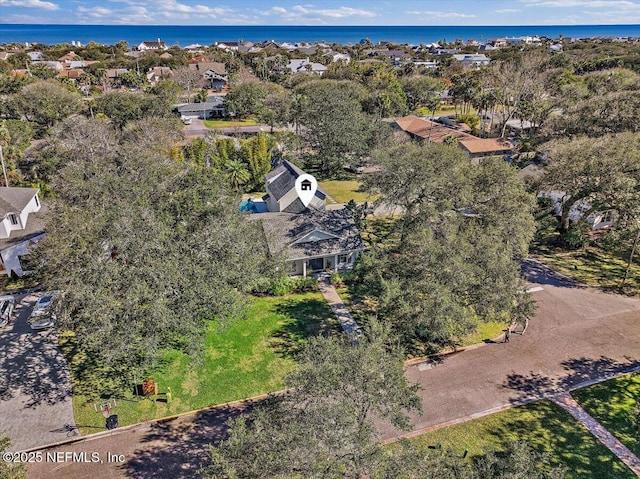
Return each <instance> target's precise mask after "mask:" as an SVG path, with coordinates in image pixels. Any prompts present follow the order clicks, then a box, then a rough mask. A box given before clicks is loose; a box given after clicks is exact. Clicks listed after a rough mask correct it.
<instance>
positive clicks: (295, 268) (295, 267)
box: [291, 261, 298, 273]
mask: <svg viewBox="0 0 640 479" xmlns="http://www.w3.org/2000/svg"><path fill="white" fill-rule="evenodd" d="M291 272H292V273H297V272H298V264H297V263H296V262H295V261H292V262H291Z"/></svg>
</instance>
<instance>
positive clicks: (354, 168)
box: [349, 165, 364, 174]
mask: <svg viewBox="0 0 640 479" xmlns="http://www.w3.org/2000/svg"><path fill="white" fill-rule="evenodd" d="M349 169H350V170H351V171H352V172H354V173H358V174H361V173H364V166H360V165H349Z"/></svg>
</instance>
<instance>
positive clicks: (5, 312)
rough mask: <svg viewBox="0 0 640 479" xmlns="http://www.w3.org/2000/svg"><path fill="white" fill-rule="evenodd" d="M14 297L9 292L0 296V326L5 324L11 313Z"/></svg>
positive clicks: (14, 301)
mask: <svg viewBox="0 0 640 479" xmlns="http://www.w3.org/2000/svg"><path fill="white" fill-rule="evenodd" d="M15 304H16V298H15V297H14V296H12V295H10V294H7V295H6V296H0V327H3V326H6V325H7V324H8V323H9V320H11V316H12V315H13V308H14V306H15Z"/></svg>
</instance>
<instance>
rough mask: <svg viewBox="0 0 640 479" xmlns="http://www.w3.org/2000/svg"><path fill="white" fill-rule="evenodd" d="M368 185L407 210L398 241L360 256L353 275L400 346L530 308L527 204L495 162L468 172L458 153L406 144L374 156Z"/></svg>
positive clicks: (450, 337) (457, 334)
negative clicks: (525, 264)
mask: <svg viewBox="0 0 640 479" xmlns="http://www.w3.org/2000/svg"><path fill="white" fill-rule="evenodd" d="M373 158H374V161H375V162H376V163H377V164H378V165H379V167H380V171H379V172H378V173H376V174H374V175H372V176H371V177H370V179H369V180H368V185H369V188H370V189H371V191H372V192H374V193H378V194H380V195H381V200H380V201H381V202H382V203H386V204H388V205H393V206H400V207H401V209H402V210H403V211H404V213H403V215H402V217H401V218H400V219H399V221H398V222H397V228H399V230H400V241H399V244H397V245H392V246H388V247H386V248H379V247H374V248H372V250H371V251H370V252H368V253H366V254H365V255H363V257H362V260H361V262H360V264H359V265H358V266H357V268H356V274H357V277H358V278H359V280H360V282H361V284H362V285H363V286H364V287H365V290H366V291H367V292H368V293H369V295H370V296H371V297H372V298H375V301H376V302H377V305H378V307H377V312H378V315H379V317H381V318H384V320H385V321H388V322H391V323H392V324H393V325H394V328H395V329H396V330H397V331H398V332H399V333H400V334H402V335H403V337H404V340H405V342H406V344H408V345H415V346H417V347H418V348H421V349H422V348H424V346H425V344H426V345H428V346H431V347H435V348H437V347H439V346H441V345H443V344H451V343H452V342H453V343H456V342H457V341H459V340H460V339H461V338H462V336H464V335H465V334H467V333H468V332H470V331H472V330H473V329H474V327H475V326H476V325H477V324H478V321H482V320H486V319H494V320H495V319H498V320H504V321H505V322H507V321H510V320H514V319H518V318H519V316H520V315H523V314H526V313H528V312H530V311H529V306H528V305H529V302H528V299H527V295H525V294H524V286H523V284H522V281H521V279H520V260H521V259H522V258H524V257H526V255H527V250H528V244H529V241H530V240H531V238H532V235H533V231H534V222H533V216H532V210H533V205H534V198H533V196H532V195H530V194H528V193H527V192H526V191H525V187H524V184H523V183H522V182H521V181H520V180H519V179H518V177H517V175H516V171H515V170H514V169H513V168H512V167H511V166H510V165H508V164H507V163H505V162H504V161H503V160H502V159H501V158H495V157H490V158H484V159H482V160H481V162H480V164H479V165H474V164H472V163H471V161H470V160H469V159H468V158H467V157H466V156H465V155H464V153H462V151H461V150H459V149H458V148H456V147H451V146H445V145H435V144H423V145H418V144H415V143H408V144H402V145H397V146H394V147H391V148H388V149H385V150H382V151H378V152H376V153H374V155H373Z"/></svg>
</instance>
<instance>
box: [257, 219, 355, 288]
mask: <svg viewBox="0 0 640 479" xmlns="http://www.w3.org/2000/svg"><path fill="white" fill-rule="evenodd" d="M252 218H253V219H258V220H260V221H261V223H262V228H263V230H264V234H265V237H266V240H267V245H268V246H269V253H270V254H271V255H272V256H273V257H275V258H282V259H283V260H284V261H285V263H286V265H287V268H288V271H287V272H288V273H289V274H290V275H292V276H307V275H308V274H310V273H313V272H319V271H326V270H330V271H345V270H349V269H351V268H353V265H354V264H355V261H356V259H357V257H358V255H359V254H360V253H361V252H362V251H364V249H365V248H364V243H363V241H362V237H361V236H360V232H359V231H358V228H357V227H356V225H355V223H354V221H353V218H352V216H351V212H350V211H349V210H347V209H340V210H316V209H313V208H309V209H308V210H307V211H305V212H304V213H297V214H296V213H260V214H256V215H252Z"/></svg>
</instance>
